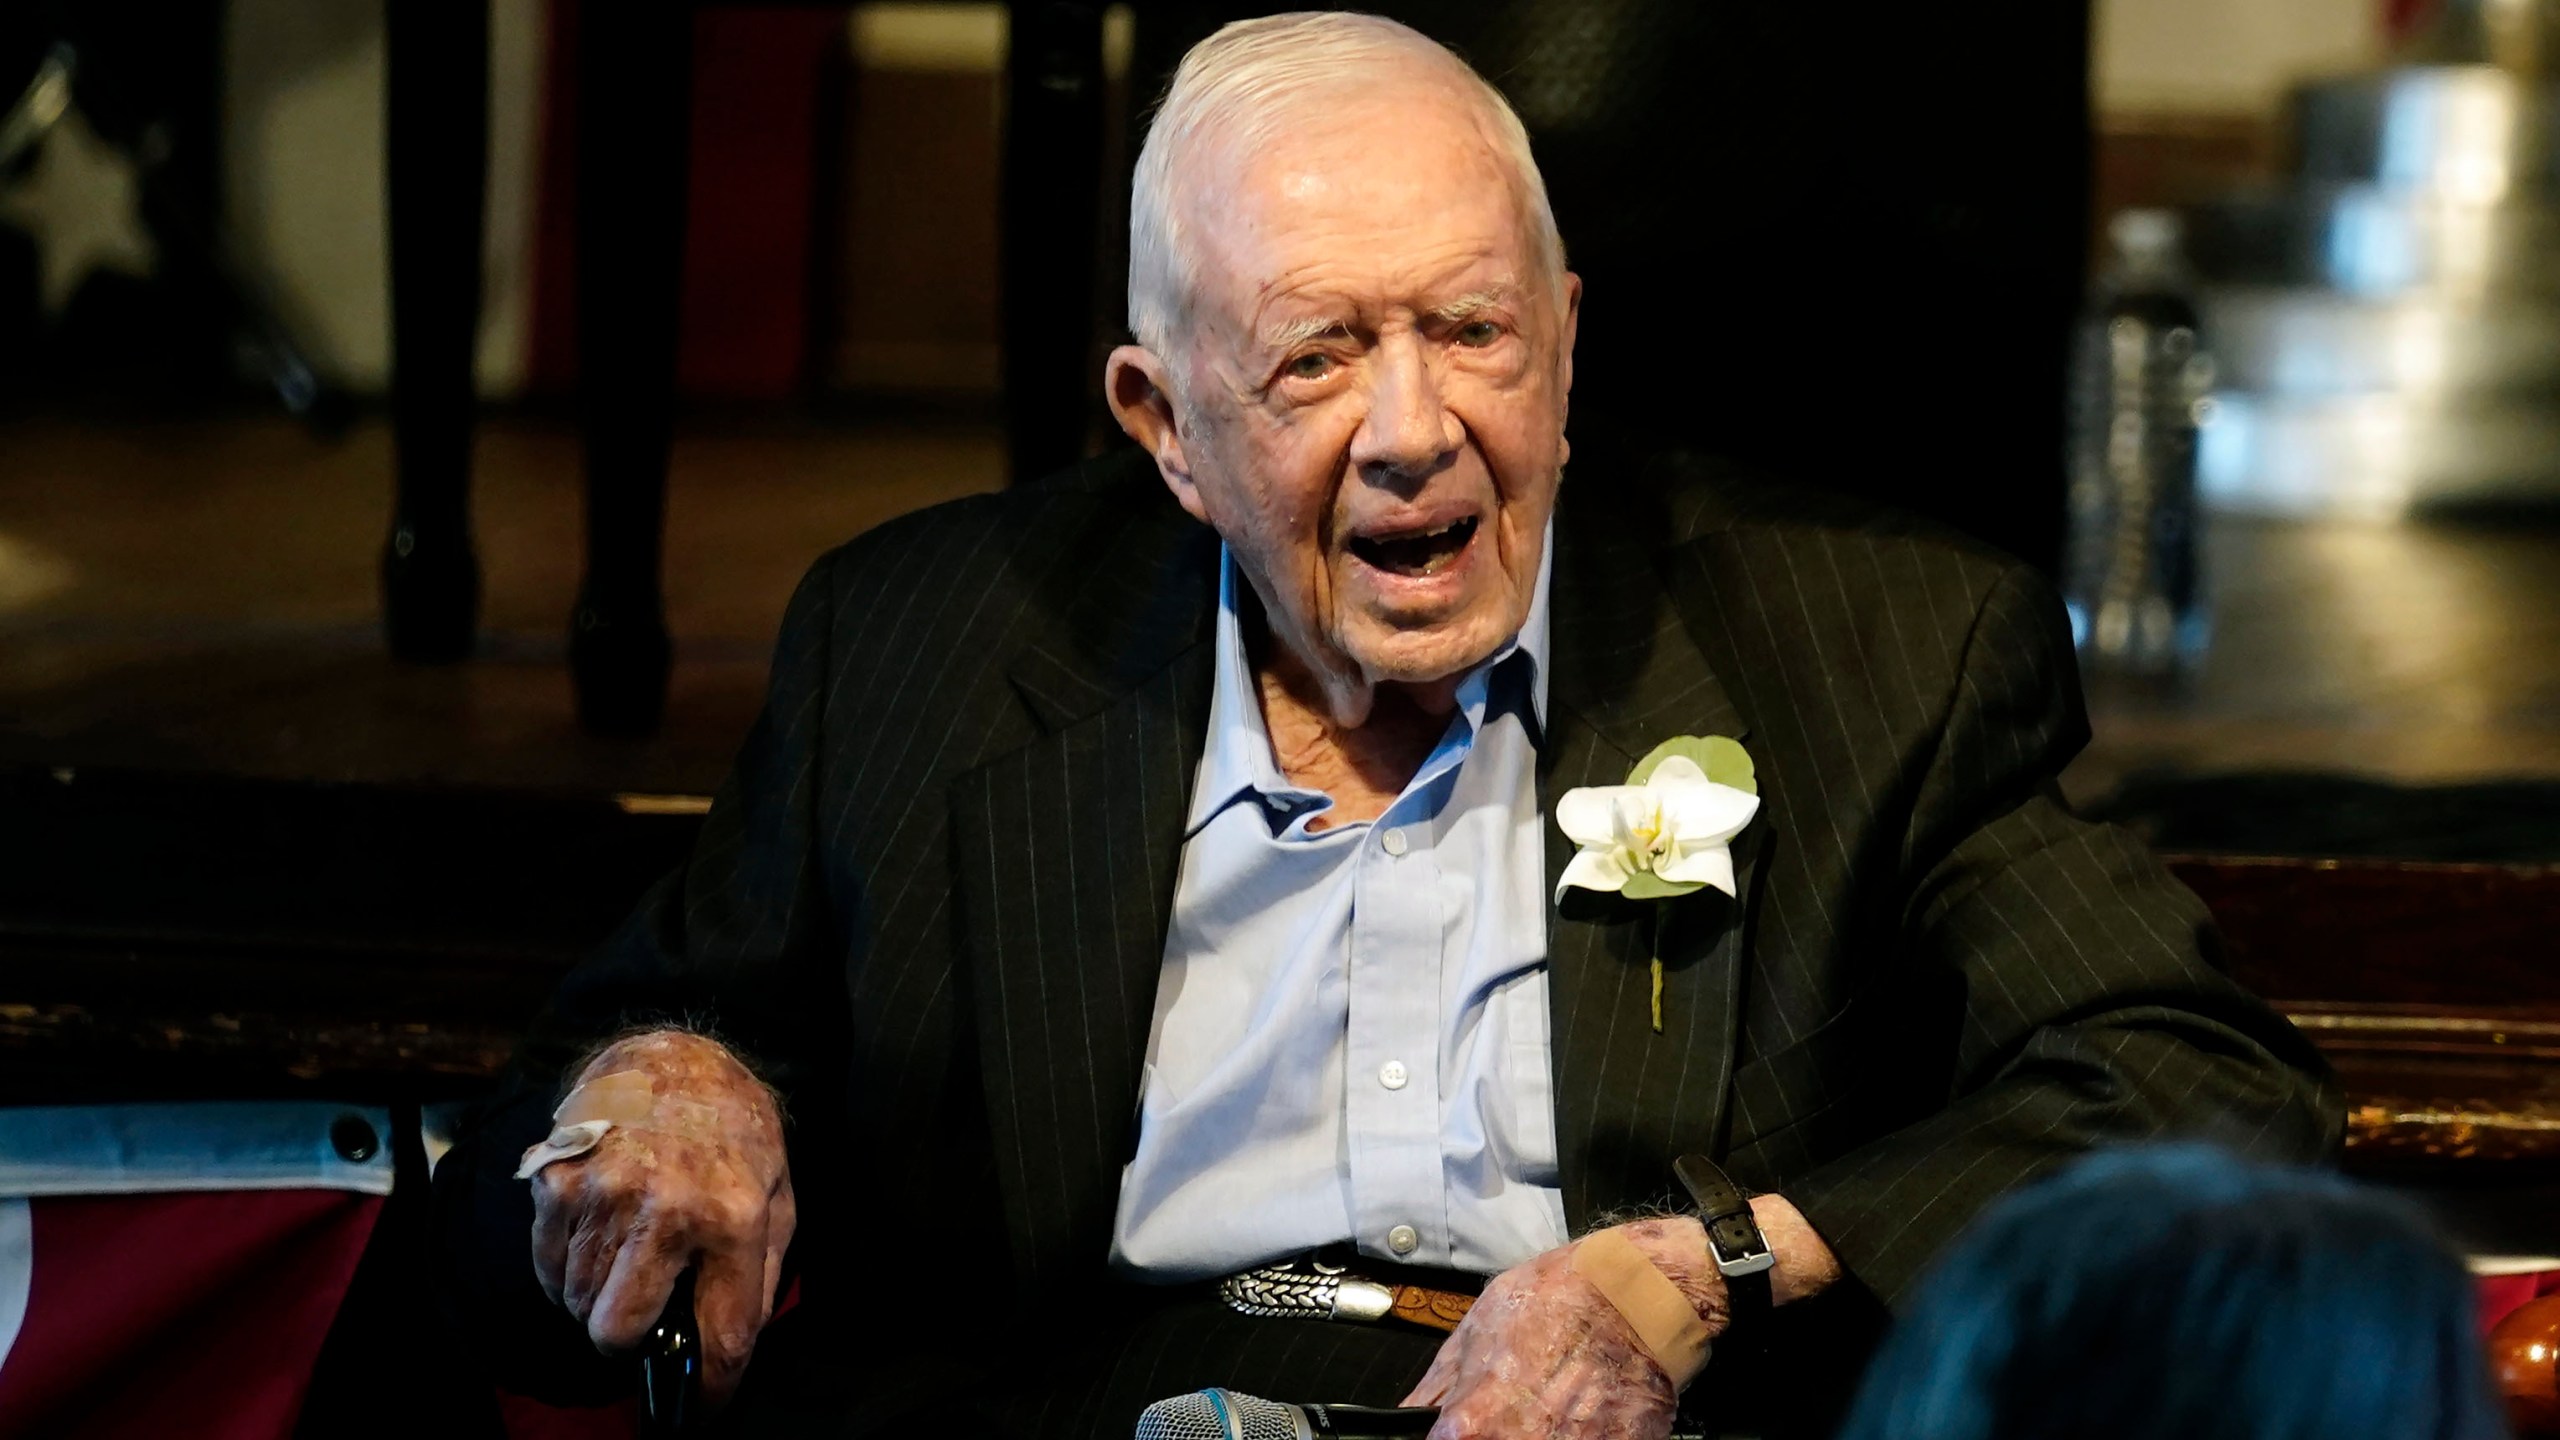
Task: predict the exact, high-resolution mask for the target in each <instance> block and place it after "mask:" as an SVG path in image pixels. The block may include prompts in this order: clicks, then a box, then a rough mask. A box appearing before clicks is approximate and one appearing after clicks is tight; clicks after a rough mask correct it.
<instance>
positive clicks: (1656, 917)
mask: <svg viewBox="0 0 2560 1440" xmlns="http://www.w3.org/2000/svg"><path fill="white" fill-rule="evenodd" d="M1669 908H1670V907H1669V906H1668V905H1656V906H1654V907H1653V926H1652V930H1653V945H1652V947H1651V948H1652V950H1653V1033H1654V1034H1656V1035H1659V1034H1661V1033H1662V918H1663V915H1664V913H1665V912H1666V911H1667V910H1668V909H1669Z"/></svg>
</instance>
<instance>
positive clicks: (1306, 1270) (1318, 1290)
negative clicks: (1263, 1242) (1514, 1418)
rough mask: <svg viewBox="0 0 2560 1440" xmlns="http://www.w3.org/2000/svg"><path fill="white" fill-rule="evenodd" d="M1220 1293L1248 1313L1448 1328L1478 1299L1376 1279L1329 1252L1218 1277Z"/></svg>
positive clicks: (1236, 1308) (1231, 1305)
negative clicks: (1329, 1254) (1219, 1279)
mask: <svg viewBox="0 0 2560 1440" xmlns="http://www.w3.org/2000/svg"><path fill="white" fill-rule="evenodd" d="M1218 1298H1219V1299H1221V1300H1224V1301H1225V1302H1226V1304H1227V1308H1228V1309H1231V1310H1234V1311H1237V1312H1238V1313H1240V1314H1245V1315H1261V1316H1267V1317H1272V1318H1282V1319H1299V1320H1342V1321H1348V1322H1351V1323H1354V1324H1377V1323H1380V1322H1383V1321H1388V1320H1400V1321H1403V1322H1404V1323H1406V1324H1408V1325H1419V1326H1421V1327H1423V1328H1424V1329H1427V1330H1438V1331H1442V1332H1444V1333H1445V1332H1447V1331H1451V1330H1455V1329H1457V1328H1458V1322H1459V1321H1461V1320H1464V1319H1466V1318H1467V1311H1468V1309H1469V1308H1470V1307H1472V1306H1473V1305H1474V1304H1475V1303H1476V1297H1474V1296H1473V1295H1469V1294H1466V1293H1464V1292H1462V1291H1457V1290H1443V1289H1439V1288H1437V1287H1434V1286H1429V1285H1422V1284H1415V1283H1410V1282H1405V1281H1402V1280H1374V1279H1371V1278H1369V1277H1367V1276H1364V1275H1359V1274H1355V1273H1353V1271H1352V1269H1351V1266H1350V1264H1348V1263H1341V1262H1336V1261H1335V1260H1333V1259H1332V1258H1331V1257H1329V1256H1323V1255H1319V1256H1311V1257H1309V1258H1307V1259H1305V1260H1292V1261H1288V1262H1286V1263H1283V1264H1279V1265H1265V1266H1263V1267H1262V1268H1261V1269H1259V1270H1247V1271H1246V1272H1244V1273H1243V1274H1241V1275H1230V1276H1228V1277H1227V1278H1226V1279H1224V1280H1221V1281H1219V1282H1218Z"/></svg>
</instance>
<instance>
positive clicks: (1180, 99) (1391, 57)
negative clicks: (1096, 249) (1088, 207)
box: [1129, 10, 1564, 355]
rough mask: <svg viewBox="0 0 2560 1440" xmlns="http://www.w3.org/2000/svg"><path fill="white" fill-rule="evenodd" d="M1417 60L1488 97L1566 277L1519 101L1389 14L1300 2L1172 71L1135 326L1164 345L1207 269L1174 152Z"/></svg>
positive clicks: (1256, 135)
mask: <svg viewBox="0 0 2560 1440" xmlns="http://www.w3.org/2000/svg"><path fill="white" fill-rule="evenodd" d="M1416 61H1420V62H1422V63H1424V64H1426V65H1431V66H1436V67H1440V68H1442V69H1444V70H1446V71H1447V72H1448V73H1449V74H1451V75H1452V76H1453V77H1459V78H1460V79H1461V84H1462V86H1463V87H1464V89H1465V91H1466V92H1467V93H1470V94H1472V95H1473V96H1475V97H1476V98H1478V99H1479V100H1481V102H1482V105H1483V109H1484V118H1485V120H1486V122H1487V124H1488V125H1489V126H1490V128H1491V129H1492V131H1493V136H1494V139H1495V140H1496V141H1497V142H1498V144H1499V145H1500V147H1501V150H1502V152H1503V156H1504V158H1505V159H1507V160H1509V161H1510V163H1511V166H1512V168H1513V169H1514V170H1515V171H1517V172H1518V177H1519V185H1520V195H1521V199H1522V203H1523V204H1524V205H1525V206H1526V208H1527V210H1528V212H1529V216H1528V218H1529V221H1530V224H1531V226H1532V227H1533V229H1534V235H1533V238H1534V239H1535V241H1536V242H1537V246H1538V252H1539V259H1540V260H1541V261H1542V262H1544V263H1545V264H1546V265H1547V267H1548V269H1549V270H1550V271H1551V275H1550V278H1551V279H1552V280H1553V281H1554V282H1555V283H1557V284H1562V283H1563V279H1564V241H1563V239H1562V238H1561V237H1560V236H1559V235H1558V234H1557V233H1556V218H1555V212H1554V210H1552V209H1551V208H1550V207H1549V206H1548V204H1547V184H1546V181H1545V180H1544V179H1543V178H1542V177H1540V175H1539V174H1538V162H1537V160H1536V159H1535V158H1534V157H1533V156H1532V155H1531V154H1530V151H1529V132H1528V130H1527V129H1526V128H1525V127H1524V126H1522V125H1521V123H1520V117H1519V116H1518V115H1516V114H1514V113H1513V112H1512V109H1511V105H1510V102H1508V101H1506V100H1504V99H1503V98H1502V92H1501V91H1499V90H1496V89H1494V88H1493V86H1492V85H1490V84H1488V83H1487V82H1486V81H1485V78H1484V77H1483V76H1481V75H1478V74H1477V73H1476V72H1475V71H1474V69H1472V68H1471V67H1469V66H1468V64H1467V62H1466V61H1464V60H1461V59H1459V58H1458V57H1457V56H1456V55H1455V54H1453V53H1451V52H1450V50H1449V49H1448V47H1446V46H1444V45H1442V44H1440V42H1438V41H1436V40H1433V39H1432V38H1430V37H1429V36H1427V35H1424V34H1422V33H1421V32H1420V31H1418V30H1415V29H1413V28H1411V27H1410V26H1406V25H1400V24H1398V23H1397V22H1395V21H1393V20H1389V19H1387V18H1385V17H1384V16H1380V15H1360V14H1352V13H1347V12H1340V11H1325V10H1301V11H1295V12H1292V13H1290V14H1286V15H1269V16H1265V17H1263V18H1261V19H1258V20H1239V21H1236V22H1235V23H1234V24H1231V25H1228V26H1226V27H1224V28H1222V29H1220V30H1219V31H1218V32H1217V33H1216V34H1214V35H1212V36H1210V37H1209V38H1208V39H1206V40H1203V41H1201V42H1200V43H1199V44H1197V45H1194V46H1192V47H1191V50H1190V53H1188V54H1186V55H1184V56H1183V57H1182V64H1181V65H1180V66H1179V67H1177V68H1176V69H1175V70H1174V72H1173V83H1172V85H1171V86H1169V87H1168V88H1167V89H1166V91H1165V94H1164V100H1163V102H1162V103H1161V104H1159V105H1158V106H1157V107H1156V114H1155V121H1154V123H1153V124H1152V125H1150V126H1149V127H1148V129H1147V140H1146V144H1145V146H1144V147H1142V148H1141V149H1140V150H1139V152H1138V167H1137V174H1136V176H1135V177H1134V179H1133V180H1132V182H1131V185H1130V189H1129V330H1130V332H1131V333H1132V334H1134V335H1135V336H1137V338H1138V343H1139V344H1141V345H1144V346H1146V347H1147V348H1148V349H1150V350H1153V351H1155V352H1156V353H1157V354H1159V355H1161V354H1164V353H1166V350H1165V346H1166V342H1167V341H1168V340H1169V339H1170V338H1171V336H1172V333H1173V331H1174V328H1175V326H1176V325H1177V324H1178V323H1179V321H1180V319H1181V317H1182V315H1183V313H1184V311H1185V310H1186V309H1187V308H1188V307H1189V305H1190V303H1191V299H1192V296H1193V295H1194V294H1195V293H1196V280H1197V272H1196V269H1195V261H1194V259H1193V257H1192V255H1191V253H1190V247H1189V246H1188V245H1187V244H1186V243H1185V240H1186V237H1185V235H1184V233H1183V229H1184V226H1183V215H1182V202H1183V201H1185V200H1187V199H1188V198H1189V196H1187V195H1184V194H1179V193H1177V187H1178V184H1179V182H1178V181H1177V178H1176V167H1175V163H1174V162H1175V160H1176V159H1177V158H1179V157H1180V156H1181V155H1182V154H1184V153H1185V152H1188V151H1189V150H1191V149H1192V148H1193V147H1194V146H1195V145H1197V144H1198V143H1199V142H1200V140H1201V139H1202V138H1203V137H1204V136H1209V135H1214V136H1216V137H1217V138H1219V139H1221V140H1223V141H1225V142H1226V143H1227V144H1228V145H1229V146H1230V147H1231V148H1232V149H1233V150H1234V151H1236V152H1250V151H1251V150H1252V149H1253V147H1254V146H1256V145H1258V144H1260V143H1262V142H1263V141H1265V140H1267V139H1269V138H1270V137H1271V136H1272V135H1273V134H1274V133H1276V132H1277V131H1278V130H1279V128H1280V126H1281V125H1282V123H1283V122H1284V121H1285V120H1287V119H1288V117H1289V115H1290V113H1291V111H1292V109H1293V107H1297V106H1301V105H1304V104H1305V103H1306V102H1308V101H1309V100H1310V99H1318V98H1331V97H1333V96H1337V95H1339V94H1341V93H1342V92H1344V91H1346V90H1347V91H1354V92H1376V91H1379V90H1381V89H1383V88H1384V87H1385V86H1387V85H1390V84H1396V83H1401V82H1406V81H1409V80H1410V78H1411V75H1412V67H1413V66H1414V64H1415V62H1416Z"/></svg>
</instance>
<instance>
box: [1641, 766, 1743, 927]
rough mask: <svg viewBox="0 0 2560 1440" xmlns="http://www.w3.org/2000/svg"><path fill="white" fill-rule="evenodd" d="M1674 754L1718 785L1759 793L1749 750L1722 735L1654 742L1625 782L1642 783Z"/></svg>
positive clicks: (1680, 892)
mask: <svg viewBox="0 0 2560 1440" xmlns="http://www.w3.org/2000/svg"><path fill="white" fill-rule="evenodd" d="M1674 755H1686V756H1687V757H1689V759H1690V760H1691V761H1693V762H1695V763H1696V765H1697V767H1698V768H1699V769H1701V770H1704V771H1705V772H1707V778H1708V779H1709V780H1711V781H1714V782H1715V783H1716V784H1718V785H1730V786H1732V787H1733V788H1734V789H1736V790H1739V791H1741V792H1743V793H1744V794H1746V795H1757V794H1759V793H1760V787H1759V784H1758V782H1757V781H1756V780H1755V779H1754V778H1753V774H1752V769H1751V755H1750V752H1748V751H1746V750H1744V749H1743V748H1742V744H1741V742H1740V741H1736V740H1728V739H1726V738H1725V737H1723V736H1722V735H1674V736H1672V737H1671V738H1670V739H1668V740H1665V741H1663V742H1662V743H1661V744H1659V745H1656V746H1654V747H1653V752H1652V753H1651V754H1649V755H1647V756H1645V757H1644V758H1643V759H1642V760H1639V761H1637V762H1636V768H1635V769H1633V770H1631V771H1629V772H1627V783H1628V784H1630V785H1642V784H1644V783H1645V782H1646V781H1647V780H1649V779H1651V778H1652V776H1653V770H1654V767H1655V766H1657V765H1660V764H1661V763H1662V762H1663V761H1665V760H1668V759H1670V758H1671V757H1672V756H1674ZM1692 888H1695V887H1692ZM1630 893H1632V892H1630ZM1673 893H1677V894H1685V893H1687V892H1686V891H1676V892H1673Z"/></svg>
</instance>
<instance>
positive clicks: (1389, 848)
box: [1378, 830, 1405, 855]
mask: <svg viewBox="0 0 2560 1440" xmlns="http://www.w3.org/2000/svg"><path fill="white" fill-rule="evenodd" d="M1378 848H1379V849H1381V850H1384V851H1386V852H1387V853H1388V854H1390V855H1401V854H1403V853H1404V851H1405V844H1404V832H1403V831H1402V830H1389V831H1388V832H1387V833H1386V834H1384V835H1381V836H1379V837H1378Z"/></svg>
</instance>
